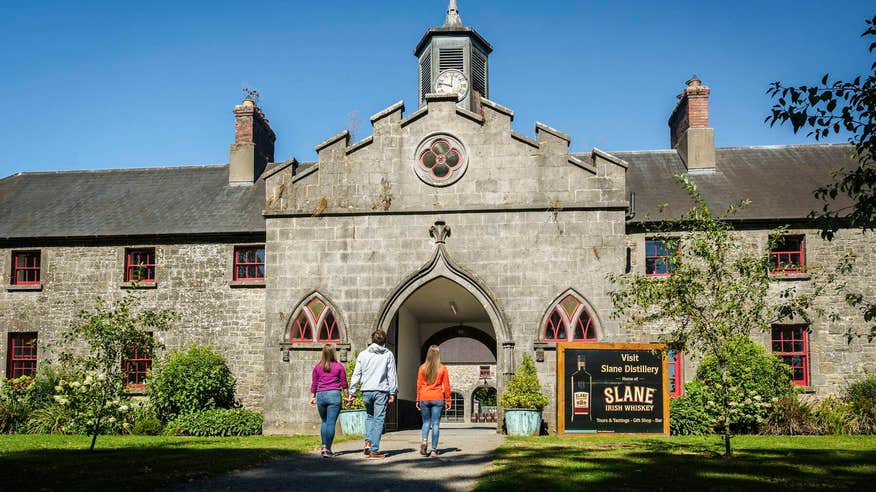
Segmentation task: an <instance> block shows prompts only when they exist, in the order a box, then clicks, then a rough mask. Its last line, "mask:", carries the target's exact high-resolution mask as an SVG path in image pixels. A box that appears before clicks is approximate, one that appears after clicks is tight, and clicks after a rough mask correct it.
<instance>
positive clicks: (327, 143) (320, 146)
mask: <svg viewBox="0 0 876 492" xmlns="http://www.w3.org/2000/svg"><path fill="white" fill-rule="evenodd" d="M340 140H344V147H347V146H348V145H349V144H350V132H349V131H348V130H344V131H342V132H341V133H338V134H336V135H333V136H331V137H329V138H327V139H325V140H323V141H322V142H320V143H319V144H318V145H317V146H316V152H317V153H319V152H320V151H322V150H324V149H325V148H326V147H329V146H331V145H332V144H334V143H337V142H338V141H340Z"/></svg>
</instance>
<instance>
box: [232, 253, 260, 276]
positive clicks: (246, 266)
mask: <svg viewBox="0 0 876 492" xmlns="http://www.w3.org/2000/svg"><path fill="white" fill-rule="evenodd" d="M264 279H265V247H264V246H237V247H236V248H234V280H237V281H258V280H264Z"/></svg>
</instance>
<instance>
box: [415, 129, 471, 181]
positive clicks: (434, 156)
mask: <svg viewBox="0 0 876 492" xmlns="http://www.w3.org/2000/svg"><path fill="white" fill-rule="evenodd" d="M415 158H416V162H415V164H414V170H415V171H416V173H417V176H419V178H420V179H421V180H422V181H423V182H424V183H426V184H429V185H432V186H448V185H451V184H453V183H455V182H456V181H458V180H459V178H461V177H462V175H463V174H465V170H466V168H467V167H468V154H467V152H466V151H465V147H464V146H463V145H462V142H460V141H459V140H458V139H456V138H455V137H452V136H450V135H447V134H444V133H439V134H434V135H430V136H429V137H427V138H426V139H425V140H423V142H422V143H421V144H420V146H419V147H417V154H416V156H415Z"/></svg>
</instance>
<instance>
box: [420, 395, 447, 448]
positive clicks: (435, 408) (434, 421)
mask: <svg viewBox="0 0 876 492" xmlns="http://www.w3.org/2000/svg"><path fill="white" fill-rule="evenodd" d="M441 410H444V400H426V401H421V402H420V416H421V417H423V440H424V441H425V440H426V439H427V438H428V437H429V429H430V428H431V429H432V449H437V448H438V433H439V430H440V429H439V427H440V424H441Z"/></svg>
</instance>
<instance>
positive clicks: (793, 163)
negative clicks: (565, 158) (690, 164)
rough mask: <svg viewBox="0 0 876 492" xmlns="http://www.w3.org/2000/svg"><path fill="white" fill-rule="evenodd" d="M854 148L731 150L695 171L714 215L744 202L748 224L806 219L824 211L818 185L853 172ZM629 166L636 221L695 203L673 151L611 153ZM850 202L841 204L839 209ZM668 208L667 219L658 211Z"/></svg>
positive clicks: (694, 177)
mask: <svg viewBox="0 0 876 492" xmlns="http://www.w3.org/2000/svg"><path fill="white" fill-rule="evenodd" d="M851 151H852V146H851V145H846V144H820V145H782V146H769V147H727V148H718V149H716V159H717V165H716V169H715V170H714V171H706V172H703V171H696V170H695V171H693V172H692V173H690V174H689V175H690V177H691V180H692V181H693V182H695V183H696V184H697V187H698V189H699V190H700V192H701V193H702V195H703V197H704V198H705V200H706V202H707V203H708V204H709V206H710V207H711V208H712V209H713V210H714V211H720V212H723V211H724V210H725V209H726V207H727V206H728V205H730V204H732V203H736V202H738V201H739V200H742V199H749V200H751V205H749V206H748V207H747V208H745V209H743V210H742V211H741V212H739V213H738V214H737V215H736V216H735V217H736V218H738V219H748V220H770V219H773V220H774V219H805V218H806V217H807V216H808V215H809V212H811V211H813V210H821V207H822V205H823V202H821V201H820V200H817V199H816V198H815V197H814V196H813V191H815V189H816V188H818V187H819V186H822V185H824V184H826V183H829V182H831V181H832V176H831V174H832V172H833V171H834V170H836V169H838V168H846V169H850V168H854V167H856V166H857V163H856V162H855V161H853V160H851V159H850V157H849V156H850V153H851ZM609 153H610V154H612V155H614V156H617V157H619V158H621V159H623V160H625V161H626V162H627V163H629V168H628V169H627V191H628V192H635V193H636V216H635V217H634V218H633V220H632V222H634V223H636V222H643V221H647V220H648V218H647V217H646V215H648V214H650V216H651V220H653V219H654V218H655V217H656V218H658V219H659V218H669V217H678V216H679V215H681V214H683V213H684V212H686V211H687V210H689V209H690V207H691V205H692V202H691V201H690V199H689V198H688V197H687V194H686V193H685V192H684V191H683V190H682V189H681V187H680V186H679V184H678V183H677V182H676V181H675V180H674V179H673V177H672V176H673V175H675V174H682V173H685V172H686V168H685V166H684V163H683V162H682V160H681V158H680V157H678V153H677V152H676V151H674V150H655V151H632V152H609ZM848 203H849V201H848V200H846V201H843V200H838V201H837V204H838V205H842V204H848ZM661 204H667V205H668V207H667V208H666V209H665V212H664V215H661V214H659V213H658V209H659V206H660V205H661Z"/></svg>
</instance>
